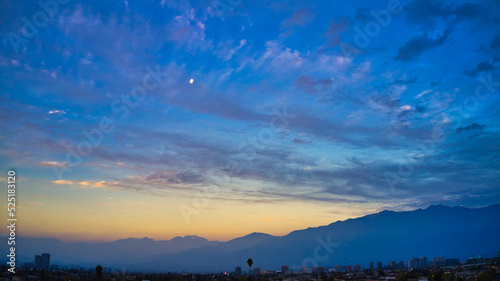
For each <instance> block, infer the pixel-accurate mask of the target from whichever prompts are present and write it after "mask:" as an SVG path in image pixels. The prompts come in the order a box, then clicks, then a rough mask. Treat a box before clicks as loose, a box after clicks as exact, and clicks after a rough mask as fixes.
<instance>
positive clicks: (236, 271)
mask: <svg viewBox="0 0 500 281" xmlns="http://www.w3.org/2000/svg"><path fill="white" fill-rule="evenodd" d="M234 274H235V275H236V276H241V266H237V267H235V268H234Z"/></svg>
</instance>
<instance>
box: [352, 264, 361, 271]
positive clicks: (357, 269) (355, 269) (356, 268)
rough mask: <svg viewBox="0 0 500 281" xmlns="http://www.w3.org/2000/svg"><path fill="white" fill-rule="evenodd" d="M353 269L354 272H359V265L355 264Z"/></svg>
mask: <svg viewBox="0 0 500 281" xmlns="http://www.w3.org/2000/svg"><path fill="white" fill-rule="evenodd" d="M354 271H355V272H360V271H361V265H359V264H357V265H355V266H354Z"/></svg>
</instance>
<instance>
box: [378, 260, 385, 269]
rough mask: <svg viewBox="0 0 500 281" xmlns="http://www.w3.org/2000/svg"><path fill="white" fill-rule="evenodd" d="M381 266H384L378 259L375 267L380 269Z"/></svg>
mask: <svg viewBox="0 0 500 281" xmlns="http://www.w3.org/2000/svg"><path fill="white" fill-rule="evenodd" d="M382 268H384V267H383V266H382V262H381V261H378V262H377V269H382Z"/></svg>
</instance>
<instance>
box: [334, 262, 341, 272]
mask: <svg viewBox="0 0 500 281" xmlns="http://www.w3.org/2000/svg"><path fill="white" fill-rule="evenodd" d="M341 271H342V266H341V265H340V264H337V265H336V266H335V272H341Z"/></svg>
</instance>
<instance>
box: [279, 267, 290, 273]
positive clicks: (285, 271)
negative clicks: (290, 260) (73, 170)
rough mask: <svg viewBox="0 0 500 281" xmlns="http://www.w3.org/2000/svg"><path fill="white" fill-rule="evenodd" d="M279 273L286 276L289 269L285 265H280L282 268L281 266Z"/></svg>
mask: <svg viewBox="0 0 500 281" xmlns="http://www.w3.org/2000/svg"><path fill="white" fill-rule="evenodd" d="M281 272H282V273H283V274H288V273H290V267H288V266H286V265H282V266H281Z"/></svg>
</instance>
